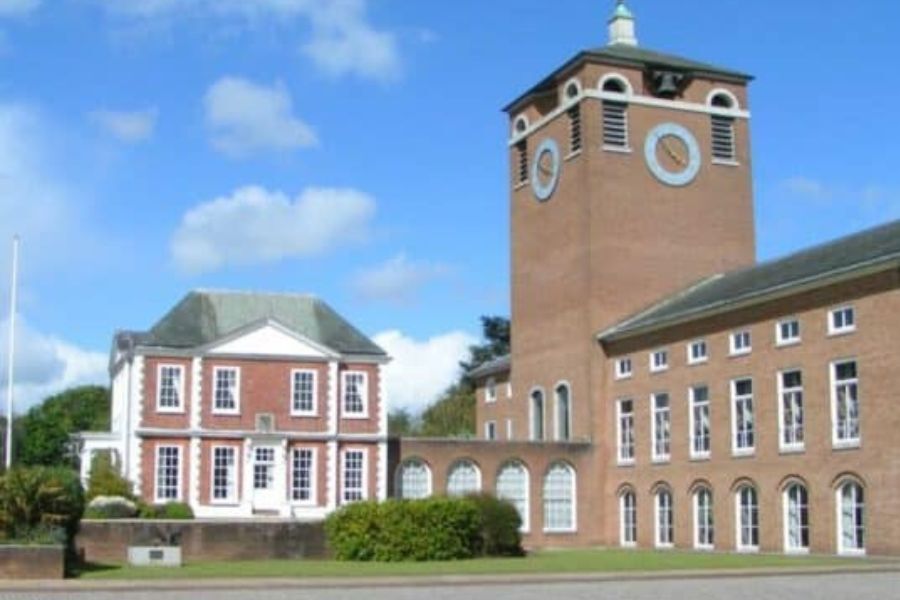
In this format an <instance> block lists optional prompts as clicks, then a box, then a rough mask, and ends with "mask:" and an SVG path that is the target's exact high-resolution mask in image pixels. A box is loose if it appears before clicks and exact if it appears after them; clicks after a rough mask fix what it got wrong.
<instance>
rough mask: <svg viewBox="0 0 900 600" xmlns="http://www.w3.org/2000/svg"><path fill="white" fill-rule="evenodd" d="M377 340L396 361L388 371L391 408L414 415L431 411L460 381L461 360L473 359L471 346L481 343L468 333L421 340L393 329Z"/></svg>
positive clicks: (386, 370)
mask: <svg viewBox="0 0 900 600" xmlns="http://www.w3.org/2000/svg"><path fill="white" fill-rule="evenodd" d="M373 340H374V341H375V343H376V344H378V345H379V346H381V347H382V348H384V350H385V351H386V352H387V353H388V354H389V355H390V356H391V357H392V359H393V360H392V361H391V362H390V363H388V365H387V366H386V367H385V372H384V378H385V386H386V388H387V393H388V400H389V402H390V409H391V410H394V409H397V408H405V409H408V410H410V411H412V412H420V411H421V410H423V409H425V408H427V407H428V406H429V405H430V404H431V403H433V402H434V401H435V400H436V399H437V398H438V396H439V395H440V394H441V392H443V391H444V390H445V389H447V387H449V386H450V385H451V384H452V383H454V382H455V381H456V380H457V378H458V377H459V374H460V367H459V361H461V360H465V359H466V358H467V357H468V356H469V346H471V345H473V344H476V343H478V339H477V338H476V337H475V336H473V335H471V334H469V333H466V332H464V331H452V332H449V333H445V334H443V335H439V336H435V337H432V338H429V339H427V340H424V341H419V340H415V339H413V338H411V337H408V336H406V335H404V334H403V333H402V332H400V331H396V330H391V331H385V332H383V333H379V334H378V335H376V336H374V338H373Z"/></svg>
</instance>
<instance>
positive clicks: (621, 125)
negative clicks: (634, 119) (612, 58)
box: [603, 78, 628, 150]
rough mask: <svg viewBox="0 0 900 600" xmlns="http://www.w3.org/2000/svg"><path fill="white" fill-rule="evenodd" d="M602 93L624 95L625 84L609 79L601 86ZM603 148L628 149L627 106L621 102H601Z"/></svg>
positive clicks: (625, 90)
mask: <svg viewBox="0 0 900 600" xmlns="http://www.w3.org/2000/svg"><path fill="white" fill-rule="evenodd" d="M603 91H604V92H609V93H614V94H625V93H627V91H628V90H627V88H626V87H625V83H624V82H623V81H621V80H619V79H617V78H610V79H608V80H606V82H604V84H603ZM603 147H604V148H607V149H612V150H627V149H628V104H627V103H625V102H623V101H621V100H611V99H607V100H603Z"/></svg>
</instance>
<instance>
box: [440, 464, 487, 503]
mask: <svg viewBox="0 0 900 600" xmlns="http://www.w3.org/2000/svg"><path fill="white" fill-rule="evenodd" d="M480 491H481V470H480V469H479V468H478V465H476V464H475V463H474V462H472V461H471V460H459V461H456V462H455V463H454V464H453V466H452V467H450V474H449V475H448V476H447V495H448V496H468V495H469V494H477V493H478V492H480Z"/></svg>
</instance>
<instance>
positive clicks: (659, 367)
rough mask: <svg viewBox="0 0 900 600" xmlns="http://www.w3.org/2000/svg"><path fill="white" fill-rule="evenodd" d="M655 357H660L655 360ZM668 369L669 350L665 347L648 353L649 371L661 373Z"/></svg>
mask: <svg viewBox="0 0 900 600" xmlns="http://www.w3.org/2000/svg"><path fill="white" fill-rule="evenodd" d="M657 358H660V359H662V360H661V361H657ZM668 370H669V351H668V350H666V349H665V348H660V349H658V350H654V351H653V352H651V353H650V372H651V373H662V372H664V371H668Z"/></svg>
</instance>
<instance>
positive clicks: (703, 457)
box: [691, 454, 712, 462]
mask: <svg viewBox="0 0 900 600" xmlns="http://www.w3.org/2000/svg"><path fill="white" fill-rule="evenodd" d="M710 460H712V454H694V455H691V462H709V461H710Z"/></svg>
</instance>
